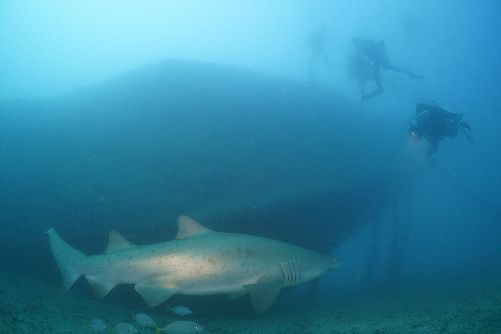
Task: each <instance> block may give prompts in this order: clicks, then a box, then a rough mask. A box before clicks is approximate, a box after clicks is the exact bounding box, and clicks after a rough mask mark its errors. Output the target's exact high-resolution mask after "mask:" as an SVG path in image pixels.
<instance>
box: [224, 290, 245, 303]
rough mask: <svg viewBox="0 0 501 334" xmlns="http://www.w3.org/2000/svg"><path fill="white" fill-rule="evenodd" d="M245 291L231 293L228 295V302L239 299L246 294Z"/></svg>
mask: <svg viewBox="0 0 501 334" xmlns="http://www.w3.org/2000/svg"><path fill="white" fill-rule="evenodd" d="M247 293H248V292H247V290H244V291H240V292H233V293H230V294H229V295H228V301H232V300H235V299H238V298H240V297H243V296H245V295H246V294H247Z"/></svg>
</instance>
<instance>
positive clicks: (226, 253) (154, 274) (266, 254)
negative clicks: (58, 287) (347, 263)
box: [47, 216, 338, 313]
mask: <svg viewBox="0 0 501 334" xmlns="http://www.w3.org/2000/svg"><path fill="white" fill-rule="evenodd" d="M47 233H48V235H49V240H50V246H51V249H52V253H53V254H54V257H55V259H56V262H57V264H58V266H59V269H60V271H61V275H62V280H63V289H64V290H67V289H69V288H70V287H71V285H73V283H74V282H75V281H76V280H77V279H78V278H79V277H80V276H81V275H84V276H85V277H86V278H87V280H88V281H89V283H90V285H91V286H92V288H93V290H94V293H95V295H96V297H98V298H102V297H104V296H106V295H107V294H108V292H109V291H111V289H113V288H114V287H115V286H116V285H118V284H134V285H135V289H136V291H137V292H139V293H140V294H141V295H142V296H143V298H144V300H145V302H146V303H147V304H148V305H149V306H151V307H154V306H157V305H160V304H161V303H163V302H164V301H166V300H167V299H168V298H169V297H171V296H172V295H174V294H185V295H213V294H228V295H229V296H230V298H237V297H240V296H243V295H245V294H249V295H250V297H251V301H252V305H253V308H254V310H255V311H256V312H258V313H260V312H263V311H265V310H267V309H268V308H269V307H270V306H271V305H272V304H273V303H274V301H275V299H276V297H277V296H278V294H279V292H280V290H281V289H282V288H283V287H288V286H294V285H297V284H300V283H303V282H306V281H309V280H311V279H314V278H316V277H318V276H320V275H321V274H322V273H324V272H326V271H328V270H330V269H333V268H335V267H337V265H338V262H337V261H336V260H334V259H332V258H329V257H327V256H324V255H321V254H317V253H314V252H311V251H308V250H306V249H303V248H300V247H296V246H293V245H290V244H287V243H284V242H280V241H276V240H272V239H267V238H261V237H256V236H251V235H245V234H236V233H222V232H215V231H212V230H209V229H207V228H206V227H204V226H202V225H200V224H199V223H197V222H195V221H194V220H192V219H190V218H188V217H186V216H181V217H180V218H179V221H178V233H177V236H176V240H172V241H167V242H163V243H158V244H152V245H134V244H132V243H130V242H129V241H127V240H126V239H125V238H123V237H122V236H121V235H120V234H118V233H116V232H110V240H109V244H108V247H107V249H106V250H105V252H104V253H103V254H100V255H93V256H85V255H84V254H83V253H82V252H80V251H78V250H76V249H74V248H72V247H71V246H70V245H68V244H67V243H65V242H64V240H62V239H61V238H60V237H59V236H58V235H57V233H56V232H55V231H54V229H49V230H48V231H47Z"/></svg>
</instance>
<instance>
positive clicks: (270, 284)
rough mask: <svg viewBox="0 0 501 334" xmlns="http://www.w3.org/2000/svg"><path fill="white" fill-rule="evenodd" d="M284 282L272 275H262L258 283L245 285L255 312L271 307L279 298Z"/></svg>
mask: <svg viewBox="0 0 501 334" xmlns="http://www.w3.org/2000/svg"><path fill="white" fill-rule="evenodd" d="M282 286H283V283H282V282H281V281H280V280H276V279H273V278H272V277H270V276H263V277H261V278H260V279H259V280H258V281H257V283H255V284H249V285H245V288H246V289H247V291H248V292H249V295H250V297H251V301H252V306H253V308H254V312H256V313H262V312H264V311H266V310H267V309H269V308H270V306H271V305H273V303H274V302H275V300H276V299H277V296H278V294H279V293H280V290H281V289H282Z"/></svg>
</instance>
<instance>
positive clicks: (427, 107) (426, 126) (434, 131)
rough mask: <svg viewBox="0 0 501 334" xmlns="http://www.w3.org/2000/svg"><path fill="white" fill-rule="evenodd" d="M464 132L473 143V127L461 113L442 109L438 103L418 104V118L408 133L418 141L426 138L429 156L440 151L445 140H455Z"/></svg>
mask: <svg viewBox="0 0 501 334" xmlns="http://www.w3.org/2000/svg"><path fill="white" fill-rule="evenodd" d="M459 130H462V132H463V134H464V135H465V137H466V139H467V140H468V141H469V142H470V143H472V142H473V140H472V138H471V135H470V131H471V127H470V125H469V124H468V123H467V122H466V121H464V120H463V116H462V115H461V114H460V113H456V112H452V111H449V110H447V109H444V108H442V107H440V106H439V105H438V104H437V103H435V102H432V103H430V104H425V103H418V104H416V116H415V117H414V118H413V119H412V120H410V122H409V126H408V131H409V133H410V134H411V136H412V137H413V138H415V139H417V140H419V139H420V138H421V137H424V138H425V139H426V141H427V142H428V144H429V148H428V151H427V152H426V153H427V155H428V156H430V155H432V154H434V153H436V152H437V150H438V144H439V142H440V141H441V140H443V139H445V138H455V137H456V136H457V134H458V132H459Z"/></svg>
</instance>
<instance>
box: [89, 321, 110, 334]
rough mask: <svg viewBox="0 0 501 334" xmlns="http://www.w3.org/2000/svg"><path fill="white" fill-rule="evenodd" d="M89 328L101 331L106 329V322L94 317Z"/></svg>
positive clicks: (96, 331)
mask: <svg viewBox="0 0 501 334" xmlns="http://www.w3.org/2000/svg"><path fill="white" fill-rule="evenodd" d="M89 328H90V330H91V331H92V332H95V333H100V332H104V330H105V329H106V323H105V322H104V321H103V320H101V319H98V318H94V319H92V320H91V321H90V322H89Z"/></svg>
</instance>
